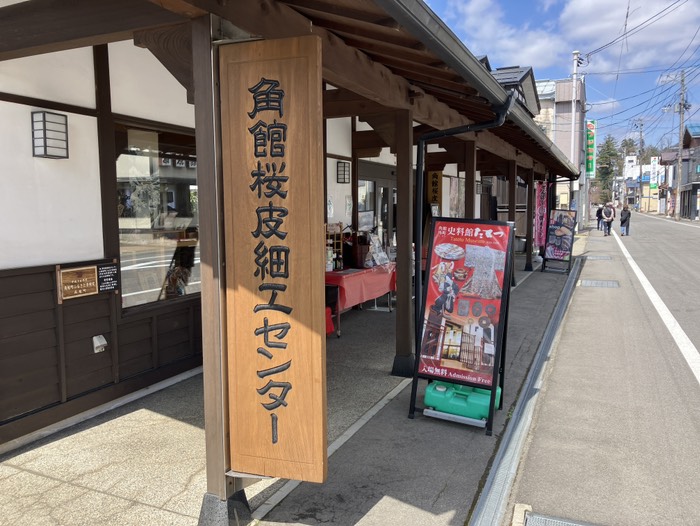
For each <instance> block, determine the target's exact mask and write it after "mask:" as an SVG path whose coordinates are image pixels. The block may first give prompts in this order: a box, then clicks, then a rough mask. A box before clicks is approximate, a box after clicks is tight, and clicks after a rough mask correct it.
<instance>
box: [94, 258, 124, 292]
mask: <svg viewBox="0 0 700 526" xmlns="http://www.w3.org/2000/svg"><path fill="white" fill-rule="evenodd" d="M97 289H98V291H99V292H112V291H115V290H119V266H118V265H117V264H116V263H106V264H103V265H97Z"/></svg>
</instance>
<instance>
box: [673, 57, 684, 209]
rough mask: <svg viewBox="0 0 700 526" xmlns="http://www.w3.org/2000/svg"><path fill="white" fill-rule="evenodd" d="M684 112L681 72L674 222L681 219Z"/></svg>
mask: <svg viewBox="0 0 700 526" xmlns="http://www.w3.org/2000/svg"><path fill="white" fill-rule="evenodd" d="M684 110H685V70H681V103H680V104H679V105H678V113H679V114H680V126H679V130H678V168H677V170H676V171H677V172H678V173H677V174H676V181H675V183H676V204H675V210H674V215H675V216H676V221H680V219H681V178H682V176H683V117H684Z"/></svg>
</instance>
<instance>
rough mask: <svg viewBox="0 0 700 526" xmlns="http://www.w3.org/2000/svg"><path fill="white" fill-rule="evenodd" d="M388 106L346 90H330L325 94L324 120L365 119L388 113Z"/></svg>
mask: <svg viewBox="0 0 700 526" xmlns="http://www.w3.org/2000/svg"><path fill="white" fill-rule="evenodd" d="M386 111H387V110H386V106H382V105H381V104H378V103H376V102H374V101H372V100H369V99H366V98H365V97H361V96H360V95H358V94H357V93H353V92H352V91H348V90H345V89H329V90H325V91H324V92H323V118H324V119H334V118H339V117H354V116H358V117H360V118H361V119H362V118H363V117H366V116H369V115H374V114H377V113H386Z"/></svg>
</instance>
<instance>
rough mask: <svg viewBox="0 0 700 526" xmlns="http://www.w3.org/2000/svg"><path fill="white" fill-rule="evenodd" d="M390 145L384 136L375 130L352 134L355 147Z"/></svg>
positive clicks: (382, 146) (383, 146)
mask: <svg viewBox="0 0 700 526" xmlns="http://www.w3.org/2000/svg"><path fill="white" fill-rule="evenodd" d="M388 146H390V144H389V143H388V142H386V141H385V140H384V139H382V137H381V136H380V135H379V134H378V133H377V132H375V131H374V130H365V131H356V132H353V134H352V147H353V149H358V150H360V149H366V148H380V149H381V148H386V147H388Z"/></svg>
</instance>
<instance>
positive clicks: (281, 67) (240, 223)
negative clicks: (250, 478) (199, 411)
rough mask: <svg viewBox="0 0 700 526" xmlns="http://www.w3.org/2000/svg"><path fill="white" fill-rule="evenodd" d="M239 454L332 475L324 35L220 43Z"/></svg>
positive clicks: (248, 465)
mask: <svg viewBox="0 0 700 526" xmlns="http://www.w3.org/2000/svg"><path fill="white" fill-rule="evenodd" d="M220 80H221V88H220V89H221V127H222V130H221V131H222V150H223V155H222V161H223V173H224V221H225V225H224V231H225V236H226V238H225V244H226V289H227V290H226V303H227V345H228V379H229V384H228V393H229V401H228V404H229V416H230V442H229V447H230V458H231V469H232V470H233V471H234V472H238V473H243V474H249V475H263V476H270V477H281V478H287V479H296V480H305V481H312V482H323V481H324V480H325V478H326V473H327V451H326V450H327V447H326V442H327V438H326V428H327V423H326V376H325V374H326V373H325V371H326V364H325V358H326V356H325V352H326V349H325V318H324V313H325V308H324V306H325V286H324V263H325V260H324V258H325V253H324V241H325V237H324V227H323V206H324V203H323V135H322V123H323V113H322V96H321V95H322V94H321V87H322V83H321V81H322V79H321V42H320V40H319V39H318V38H317V37H314V36H308V37H300V38H290V39H283V40H264V41H257V42H247V43H242V44H232V45H227V46H223V47H221V48H220Z"/></svg>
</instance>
